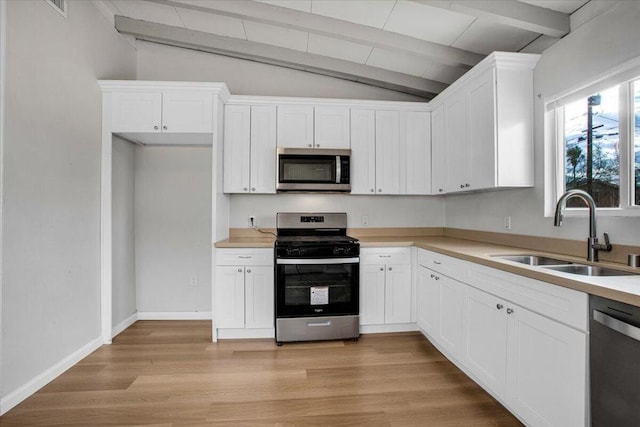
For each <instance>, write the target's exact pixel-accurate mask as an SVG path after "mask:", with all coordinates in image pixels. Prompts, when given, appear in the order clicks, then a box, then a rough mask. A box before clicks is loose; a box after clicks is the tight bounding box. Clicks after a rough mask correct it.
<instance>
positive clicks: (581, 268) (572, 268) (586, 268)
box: [544, 264, 638, 276]
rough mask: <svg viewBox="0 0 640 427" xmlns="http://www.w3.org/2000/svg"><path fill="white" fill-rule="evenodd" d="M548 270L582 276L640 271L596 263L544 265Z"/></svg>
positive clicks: (622, 274) (628, 274)
mask: <svg viewBox="0 0 640 427" xmlns="http://www.w3.org/2000/svg"><path fill="white" fill-rule="evenodd" d="M544 268H546V269H548V270H554V271H561V272H563V273H571V274H578V275H580V276H636V275H638V273H631V272H629V271H623V270H614V269H613V268H607V267H598V266H595V265H582V264H571V265H553V266H546V267H544Z"/></svg>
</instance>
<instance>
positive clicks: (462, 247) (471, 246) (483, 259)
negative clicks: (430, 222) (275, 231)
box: [215, 236, 640, 307]
mask: <svg viewBox="0 0 640 427" xmlns="http://www.w3.org/2000/svg"><path fill="white" fill-rule="evenodd" d="M359 239H360V246H361V247H363V248H366V247H384V246H387V247H397V246H416V247H418V248H422V249H427V250H430V251H433V252H438V253H441V254H443V255H448V256H451V257H454V258H458V259H462V260H466V261H470V262H474V263H477V264H482V265H486V266H488V267H493V268H497V269H500V270H503V271H507V272H510V273H514V274H518V275H521V276H525V277H529V278H532V279H536V280H541V281H544V282H548V283H552V284H555V285H558V286H563V287H566V288H571V289H575V290H578V291H582V292H586V293H589V294H593V295H599V296H602V297H605V298H610V299H613V300H616V301H621V302H625V303H627V304H633V305H635V306H639V307H640V274H639V275H634V276H606V277H590V276H580V275H576V274H571V273H563V272H557V271H553V270H549V269H545V268H542V267H538V266H529V265H525V264H520V263H516V262H512V261H506V260H501V259H499V258H495V257H493V256H492V255H507V254H510V255H516V254H538V255H546V256H552V257H554V258H560V259H565V260H568V261H573V262H576V263H580V264H592V265H599V266H602V267H611V268H615V269H618V270H626V271H632V272H636V273H640V269H633V268H630V267H627V266H626V265H623V264H618V263H612V262H606V261H601V262H598V263H591V262H587V261H586V259H585V258H580V257H575V256H570V255H564V254H559V253H552V252H543V251H537V250H531V249H523V248H518V247H514V246H505V245H499V244H492V243H483V242H478V241H474V240H465V239H459V238H453V237H446V236H398V237H395V236H360V237H359ZM273 241H274V238H273V237H259V238H258V237H234V238H230V239H227V240H223V241H220V242H216V244H215V247H216V248H271V247H273ZM585 245H586V242H585Z"/></svg>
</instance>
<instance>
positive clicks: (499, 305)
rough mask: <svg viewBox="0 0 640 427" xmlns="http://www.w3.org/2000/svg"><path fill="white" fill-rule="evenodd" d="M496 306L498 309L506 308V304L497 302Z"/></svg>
mask: <svg viewBox="0 0 640 427" xmlns="http://www.w3.org/2000/svg"><path fill="white" fill-rule="evenodd" d="M496 308H497V309H498V310H502V309H503V308H504V306H503V305H502V304H496Z"/></svg>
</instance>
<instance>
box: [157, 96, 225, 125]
mask: <svg viewBox="0 0 640 427" xmlns="http://www.w3.org/2000/svg"><path fill="white" fill-rule="evenodd" d="M212 114H213V95H212V94H211V92H203V91H175V92H173V91H170V92H163V93H162V131H163V132H182V133H208V132H212V131H213V116H212Z"/></svg>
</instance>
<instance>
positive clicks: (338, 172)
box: [336, 156, 342, 184]
mask: <svg viewBox="0 0 640 427" xmlns="http://www.w3.org/2000/svg"><path fill="white" fill-rule="evenodd" d="M341 180H342V164H341V163H340V156H336V184H340V181H341Z"/></svg>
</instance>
